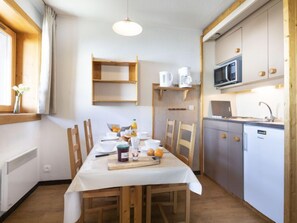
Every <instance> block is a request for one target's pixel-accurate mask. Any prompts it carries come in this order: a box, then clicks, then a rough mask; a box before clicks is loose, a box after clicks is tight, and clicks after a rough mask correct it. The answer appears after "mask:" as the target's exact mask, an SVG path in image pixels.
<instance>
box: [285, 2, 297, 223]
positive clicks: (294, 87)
mask: <svg viewBox="0 0 297 223" xmlns="http://www.w3.org/2000/svg"><path fill="white" fill-rule="evenodd" d="M283 3H284V37H285V117H286V118H285V223H291V222H297V165H296V164H297V154H296V153H297V152H296V150H297V142H296V138H297V122H296V121H297V120H296V118H297V104H296V100H297V77H296V76H297V1H296V0H284V1H283Z"/></svg>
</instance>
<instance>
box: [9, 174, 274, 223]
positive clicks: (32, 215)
mask: <svg viewBox="0 0 297 223" xmlns="http://www.w3.org/2000/svg"><path fill="white" fill-rule="evenodd" d="M198 178H199V181H200V182H201V184H202V187H203V194H202V196H199V195H196V194H194V193H192V194H191V222H193V223H196V222H197V223H198V222H199V223H238V222H240V223H264V222H269V221H267V220H265V219H263V218H262V217H260V216H259V215H258V214H257V213H256V212H254V211H252V210H251V209H250V208H248V207H246V205H244V204H243V202H241V201H240V200H239V199H236V198H234V197H233V196H231V195H229V194H228V193H227V192H225V191H224V190H223V189H221V188H220V187H219V186H218V185H217V184H215V183H213V182H212V181H211V180H209V179H208V178H207V177H202V176H199V177H198ZM67 187H68V185H54V186H39V187H38V188H37V189H36V190H35V192H34V193H33V194H31V195H30V196H29V197H28V198H27V199H26V200H25V201H24V202H23V203H22V204H21V206H20V207H19V208H18V209H17V210H16V211H15V212H14V213H12V214H11V215H10V216H9V217H8V218H7V219H6V220H5V221H4V223H37V222H38V223H62V222H63V194H64V193H65V191H66V189H67ZM183 197H184V196H183V194H182V193H181V194H179V204H178V210H179V211H178V213H177V214H176V215H173V214H171V210H170V209H165V210H166V212H167V215H168V217H169V219H170V222H177V221H179V220H182V219H183V213H184V211H183V204H184V203H183ZM160 216H161V215H160V211H159V209H158V208H157V207H153V208H152V223H159V222H163V221H162V219H161V217H160ZM104 219H105V222H108V223H111V222H117V220H116V219H117V217H116V212H112V211H110V212H108V213H105V214H104ZM89 222H90V223H91V222H97V221H96V216H89V217H88V218H87V219H86V223H89ZM143 222H144V221H143Z"/></svg>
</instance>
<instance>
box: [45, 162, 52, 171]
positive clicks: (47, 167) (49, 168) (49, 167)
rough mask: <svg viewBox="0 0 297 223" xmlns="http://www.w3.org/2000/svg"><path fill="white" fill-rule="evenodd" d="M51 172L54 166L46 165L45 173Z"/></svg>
mask: <svg viewBox="0 0 297 223" xmlns="http://www.w3.org/2000/svg"><path fill="white" fill-rule="evenodd" d="M51 170H52V166H51V165H48V164H47V165H44V166H43V172H45V173H49V172H51Z"/></svg>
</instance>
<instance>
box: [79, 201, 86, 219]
mask: <svg viewBox="0 0 297 223" xmlns="http://www.w3.org/2000/svg"><path fill="white" fill-rule="evenodd" d="M79 222H80V223H85V199H82V207H81V214H80V218H79Z"/></svg>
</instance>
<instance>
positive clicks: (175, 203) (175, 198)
mask: <svg viewBox="0 0 297 223" xmlns="http://www.w3.org/2000/svg"><path fill="white" fill-rule="evenodd" d="M173 213H174V214H176V213H177V191H174V192H173Z"/></svg>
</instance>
